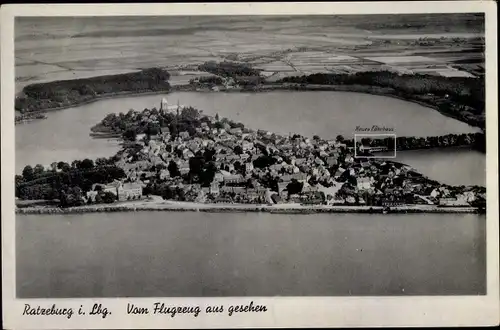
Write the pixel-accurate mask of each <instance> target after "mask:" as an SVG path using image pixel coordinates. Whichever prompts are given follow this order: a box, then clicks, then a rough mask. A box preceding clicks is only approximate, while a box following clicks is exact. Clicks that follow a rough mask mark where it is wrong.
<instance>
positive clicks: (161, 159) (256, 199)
mask: <svg viewBox="0 0 500 330" xmlns="http://www.w3.org/2000/svg"><path fill="white" fill-rule="evenodd" d="M91 134H92V135H93V136H94V137H96V138H98V137H105V138H107V137H112V136H114V137H120V138H121V139H122V141H123V143H122V148H121V150H120V151H119V152H118V153H117V154H116V155H114V156H113V157H110V158H109V159H105V158H101V159H97V160H96V161H95V162H94V161H93V160H89V159H85V160H82V161H74V162H73V163H72V164H71V165H70V164H68V163H65V162H58V163H53V164H52V165H51V166H50V168H49V169H46V168H44V167H43V166H42V165H37V166H35V168H32V167H31V166H26V167H25V168H24V170H23V174H22V175H18V176H16V197H17V198H18V203H17V210H18V211H19V212H44V211H43V210H44V209H45V210H47V212H49V210H53V209H54V207H57V208H73V209H74V208H77V209H78V208H86V209H87V210H89V209H90V210H92V209H93V208H92V206H95V205H99V204H102V205H120V206H121V207H122V208H126V205H128V204H129V205H137V202H139V201H141V202H142V203H143V204H141V205H147V204H148V201H149V202H150V203H151V204H158V203H160V204H161V203H164V202H165V201H174V202H181V203H184V204H183V205H189V204H191V205H219V206H221V205H224V206H229V205H248V204H251V205H265V206H268V207H269V206H274V207H276V208H282V209H286V208H287V207H291V206H302V207H303V208H305V209H309V210H311V209H318V208H319V209H323V210H335V209H336V208H337V209H339V208H340V209H342V207H344V209H345V207H352V209H354V210H358V211H359V210H362V211H370V212H372V211H374V210H381V211H383V212H388V211H391V210H399V209H401V208H402V209H405V207H406V209H407V210H408V209H410V210H420V211H422V212H424V211H426V210H427V211H429V210H434V211H436V210H440V211H442V212H450V211H451V212H453V211H455V212H460V211H465V212H484V210H485V205H486V194H485V188H484V187H479V186H469V187H465V186H449V185H445V184H441V183H439V182H437V181H433V180H430V179H428V178H427V177H425V176H423V175H422V174H420V173H418V171H416V170H415V169H413V168H412V167H410V166H408V165H405V164H401V163H398V162H394V161H391V160H390V159H384V158H383V157H373V154H372V152H376V151H380V150H387V149H391V148H395V138H394V139H391V138H386V139H384V140H373V141H371V140H369V139H363V140H362V141H358V143H355V141H354V140H348V139H345V138H344V137H343V136H340V135H339V136H337V137H336V138H335V139H330V140H325V139H322V138H321V137H319V136H313V137H305V136H302V135H299V134H289V135H278V134H275V133H273V132H269V131H266V130H254V129H250V128H247V127H245V126H244V124H242V123H236V122H233V121H231V120H229V119H227V118H219V116H218V115H215V116H207V115H204V114H203V112H202V111H200V110H198V109H195V108H193V107H190V106H184V105H180V104H173V105H172V104H169V102H168V100H167V98H163V99H162V100H161V103H160V106H159V109H157V108H153V109H144V110H143V111H135V110H130V111H129V112H127V113H126V114H124V113H120V114H115V113H111V114H109V115H107V116H106V117H105V118H104V119H103V120H102V121H101V122H100V123H98V124H96V125H95V126H94V127H93V128H92V133H91ZM445 138H446V140H450V141H448V142H447V143H451V140H453V141H455V143H456V142H457V141H458V142H460V140H464V141H467V142H468V143H470V140H471V139H474V138H476V136H475V135H474V134H469V135H467V134H463V136H458V137H457V136H453V135H452V136H450V137H445ZM397 139H401V138H400V137H398V138H397ZM403 139H404V138H403ZM437 140H438V139H437V138H432V137H430V138H427V139H420V141H413V142H411V143H420V144H421V145H422V146H425V145H426V144H427V145H429V144H432V143H435V141H437ZM441 140H443V138H442V137H441ZM405 142H406V143H403V144H402V145H405V144H408V142H407V141H405ZM381 144H383V145H384V146H383V147H380V145H381ZM47 201H50V202H49V203H47ZM134 203H135V204H134ZM408 206H412V207H410V208H408ZM94 209H95V208H94Z"/></svg>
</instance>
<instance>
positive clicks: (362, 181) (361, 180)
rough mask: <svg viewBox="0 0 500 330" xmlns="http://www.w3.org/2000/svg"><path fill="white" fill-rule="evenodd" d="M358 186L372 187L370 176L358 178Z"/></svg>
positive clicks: (365, 188) (362, 188) (364, 188)
mask: <svg viewBox="0 0 500 330" xmlns="http://www.w3.org/2000/svg"><path fill="white" fill-rule="evenodd" d="M357 187H358V190H367V189H371V188H372V183H371V180H370V178H368V177H363V178H358V179H357Z"/></svg>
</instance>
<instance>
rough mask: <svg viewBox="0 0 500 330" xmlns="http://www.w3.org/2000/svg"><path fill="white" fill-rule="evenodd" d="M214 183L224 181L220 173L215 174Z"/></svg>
mask: <svg viewBox="0 0 500 330" xmlns="http://www.w3.org/2000/svg"><path fill="white" fill-rule="evenodd" d="M214 181H216V182H222V181H224V176H223V175H222V173H220V172H217V173H215V175H214Z"/></svg>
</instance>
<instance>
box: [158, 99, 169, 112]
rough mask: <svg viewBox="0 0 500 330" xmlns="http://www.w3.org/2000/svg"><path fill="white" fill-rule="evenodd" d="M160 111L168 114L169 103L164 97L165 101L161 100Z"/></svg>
mask: <svg viewBox="0 0 500 330" xmlns="http://www.w3.org/2000/svg"><path fill="white" fill-rule="evenodd" d="M160 111H162V112H164V113H165V112H168V101H167V98H166V97H164V98H163V99H161V104H160Z"/></svg>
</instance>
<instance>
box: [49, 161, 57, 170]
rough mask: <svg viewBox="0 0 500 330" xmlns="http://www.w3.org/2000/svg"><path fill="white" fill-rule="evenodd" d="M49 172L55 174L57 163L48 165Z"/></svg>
mask: <svg viewBox="0 0 500 330" xmlns="http://www.w3.org/2000/svg"><path fill="white" fill-rule="evenodd" d="M50 170H51V171H52V172H57V162H53V163H52V164H50Z"/></svg>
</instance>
